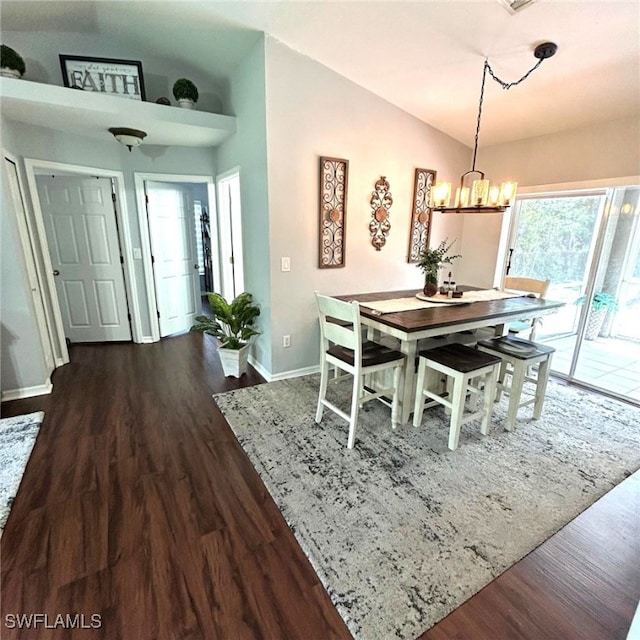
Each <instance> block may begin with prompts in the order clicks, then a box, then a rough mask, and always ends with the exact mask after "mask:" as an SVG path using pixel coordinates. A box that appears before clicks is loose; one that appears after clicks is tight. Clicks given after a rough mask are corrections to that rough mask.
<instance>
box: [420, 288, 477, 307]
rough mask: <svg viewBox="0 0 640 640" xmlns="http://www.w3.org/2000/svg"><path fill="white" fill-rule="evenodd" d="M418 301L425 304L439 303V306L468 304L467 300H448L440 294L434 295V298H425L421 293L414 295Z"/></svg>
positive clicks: (447, 297)
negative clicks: (422, 301) (423, 301)
mask: <svg viewBox="0 0 640 640" xmlns="http://www.w3.org/2000/svg"><path fill="white" fill-rule="evenodd" d="M416 298H418V300H425V301H426V302H439V303H440V304H469V303H470V302H469V301H468V300H465V299H464V298H449V296H446V295H444V294H442V293H436V294H435V295H434V296H425V295H424V293H422V291H419V292H418V293H416Z"/></svg>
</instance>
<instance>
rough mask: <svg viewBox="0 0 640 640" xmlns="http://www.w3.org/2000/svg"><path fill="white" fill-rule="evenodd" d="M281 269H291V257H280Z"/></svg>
mask: <svg viewBox="0 0 640 640" xmlns="http://www.w3.org/2000/svg"><path fill="white" fill-rule="evenodd" d="M280 271H291V258H280Z"/></svg>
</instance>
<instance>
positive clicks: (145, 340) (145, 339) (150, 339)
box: [136, 336, 157, 344]
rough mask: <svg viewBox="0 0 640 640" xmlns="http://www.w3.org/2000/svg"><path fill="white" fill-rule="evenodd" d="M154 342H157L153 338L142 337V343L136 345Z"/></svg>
mask: <svg viewBox="0 0 640 640" xmlns="http://www.w3.org/2000/svg"><path fill="white" fill-rule="evenodd" d="M154 342H157V341H156V340H154V339H153V336H142V338H140V341H139V342H136V344H153V343H154Z"/></svg>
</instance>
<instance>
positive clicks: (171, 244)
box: [145, 180, 201, 337]
mask: <svg viewBox="0 0 640 640" xmlns="http://www.w3.org/2000/svg"><path fill="white" fill-rule="evenodd" d="M145 193H146V200H147V215H148V218H149V239H150V241H151V255H152V257H153V258H152V261H153V277H154V282H155V289H156V302H157V305H158V314H159V316H158V320H159V324H160V337H164V336H168V335H170V334H172V333H181V332H183V331H188V330H189V329H190V328H191V326H192V325H193V323H194V320H195V317H196V315H197V314H198V313H199V312H200V305H201V303H200V266H199V264H198V258H197V255H198V254H197V249H196V234H195V221H194V217H193V206H192V203H191V197H190V194H189V193H188V191H187V190H186V189H184V188H183V187H182V186H181V185H179V184H171V183H165V182H152V181H150V180H146V181H145Z"/></svg>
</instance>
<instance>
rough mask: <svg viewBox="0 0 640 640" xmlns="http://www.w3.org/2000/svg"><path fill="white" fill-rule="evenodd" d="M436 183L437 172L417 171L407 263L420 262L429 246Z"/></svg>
mask: <svg viewBox="0 0 640 640" xmlns="http://www.w3.org/2000/svg"><path fill="white" fill-rule="evenodd" d="M435 182H436V172H435V171H432V170H431V169H416V173H415V177H414V181H413V210H412V212H411V228H410V229H409V251H408V253H407V262H418V258H419V254H420V251H421V250H422V249H424V248H425V247H428V246H429V235H430V234H431V189H432V188H433V185H434V184H435Z"/></svg>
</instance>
